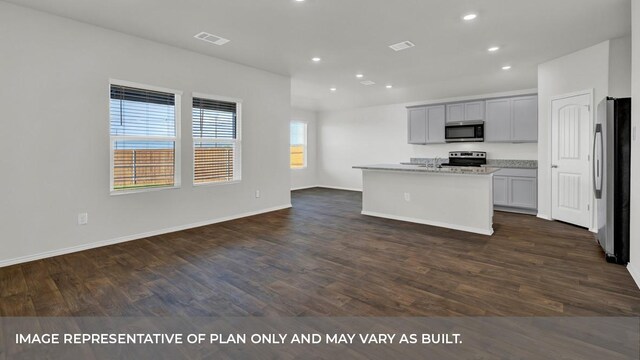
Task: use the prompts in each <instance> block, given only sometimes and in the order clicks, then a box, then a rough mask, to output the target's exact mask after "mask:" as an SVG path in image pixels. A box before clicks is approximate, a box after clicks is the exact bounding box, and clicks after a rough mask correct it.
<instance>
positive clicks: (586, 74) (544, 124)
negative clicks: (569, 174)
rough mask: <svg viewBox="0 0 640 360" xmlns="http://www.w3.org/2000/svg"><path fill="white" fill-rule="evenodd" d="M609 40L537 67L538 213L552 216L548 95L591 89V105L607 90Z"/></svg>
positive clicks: (606, 94) (550, 97)
mask: <svg viewBox="0 0 640 360" xmlns="http://www.w3.org/2000/svg"><path fill="white" fill-rule="evenodd" d="M609 46H610V45H609V41H605V42H603V43H600V44H598V45H595V46H592V47H589V48H587V49H584V50H581V51H578V52H575V53H573V54H570V55H567V56H563V57H561V58H558V59H555V60H552V61H549V62H546V63H544V64H540V66H539V67H538V214H539V216H541V217H545V218H550V217H551V141H550V140H551V125H550V123H551V119H550V115H551V110H550V107H551V99H552V97H554V96H558V95H563V94H567V93H573V92H576V91H582V90H590V89H594V96H595V101H594V104H593V105H594V108H595V107H596V106H597V105H598V103H600V101H602V100H603V99H604V98H605V97H606V96H608V95H609V94H608V93H609Z"/></svg>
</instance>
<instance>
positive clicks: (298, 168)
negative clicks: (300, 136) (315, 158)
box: [289, 120, 309, 170]
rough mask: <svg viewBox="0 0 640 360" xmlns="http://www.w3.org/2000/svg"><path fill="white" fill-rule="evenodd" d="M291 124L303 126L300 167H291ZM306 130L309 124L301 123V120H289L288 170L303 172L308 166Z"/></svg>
mask: <svg viewBox="0 0 640 360" xmlns="http://www.w3.org/2000/svg"><path fill="white" fill-rule="evenodd" d="M293 124H302V125H304V144H302V145H303V152H304V154H303V155H304V156H303V160H302V161H303V166H301V167H291V146H292V145H293V144H291V125H293ZM308 128H309V123H308V122H306V121H302V120H291V121H290V122H289V169H290V170H305V169H306V168H307V167H308V166H309V162H308V159H307V154H308V151H307V149H308V147H309V145H308V144H309V137H308Z"/></svg>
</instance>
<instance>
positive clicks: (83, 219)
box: [78, 213, 89, 225]
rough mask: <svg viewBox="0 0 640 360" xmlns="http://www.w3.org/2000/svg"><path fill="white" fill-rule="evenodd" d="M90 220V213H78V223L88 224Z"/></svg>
mask: <svg viewBox="0 0 640 360" xmlns="http://www.w3.org/2000/svg"><path fill="white" fill-rule="evenodd" d="M88 222H89V214H87V213H80V214H78V225H87V223H88Z"/></svg>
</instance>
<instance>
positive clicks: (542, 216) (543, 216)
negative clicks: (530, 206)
mask: <svg viewBox="0 0 640 360" xmlns="http://www.w3.org/2000/svg"><path fill="white" fill-rule="evenodd" d="M536 217H538V218H540V219H544V220H549V221H553V219H552V218H551V217H550V216H549V215H545V214H541V213H538V215H537V216H536Z"/></svg>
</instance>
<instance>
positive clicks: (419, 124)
mask: <svg viewBox="0 0 640 360" xmlns="http://www.w3.org/2000/svg"><path fill="white" fill-rule="evenodd" d="M408 122H409V123H408V140H409V144H442V143H444V142H445V140H444V125H445V106H444V105H438V106H427V107H421V108H412V109H409V119H408Z"/></svg>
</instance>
